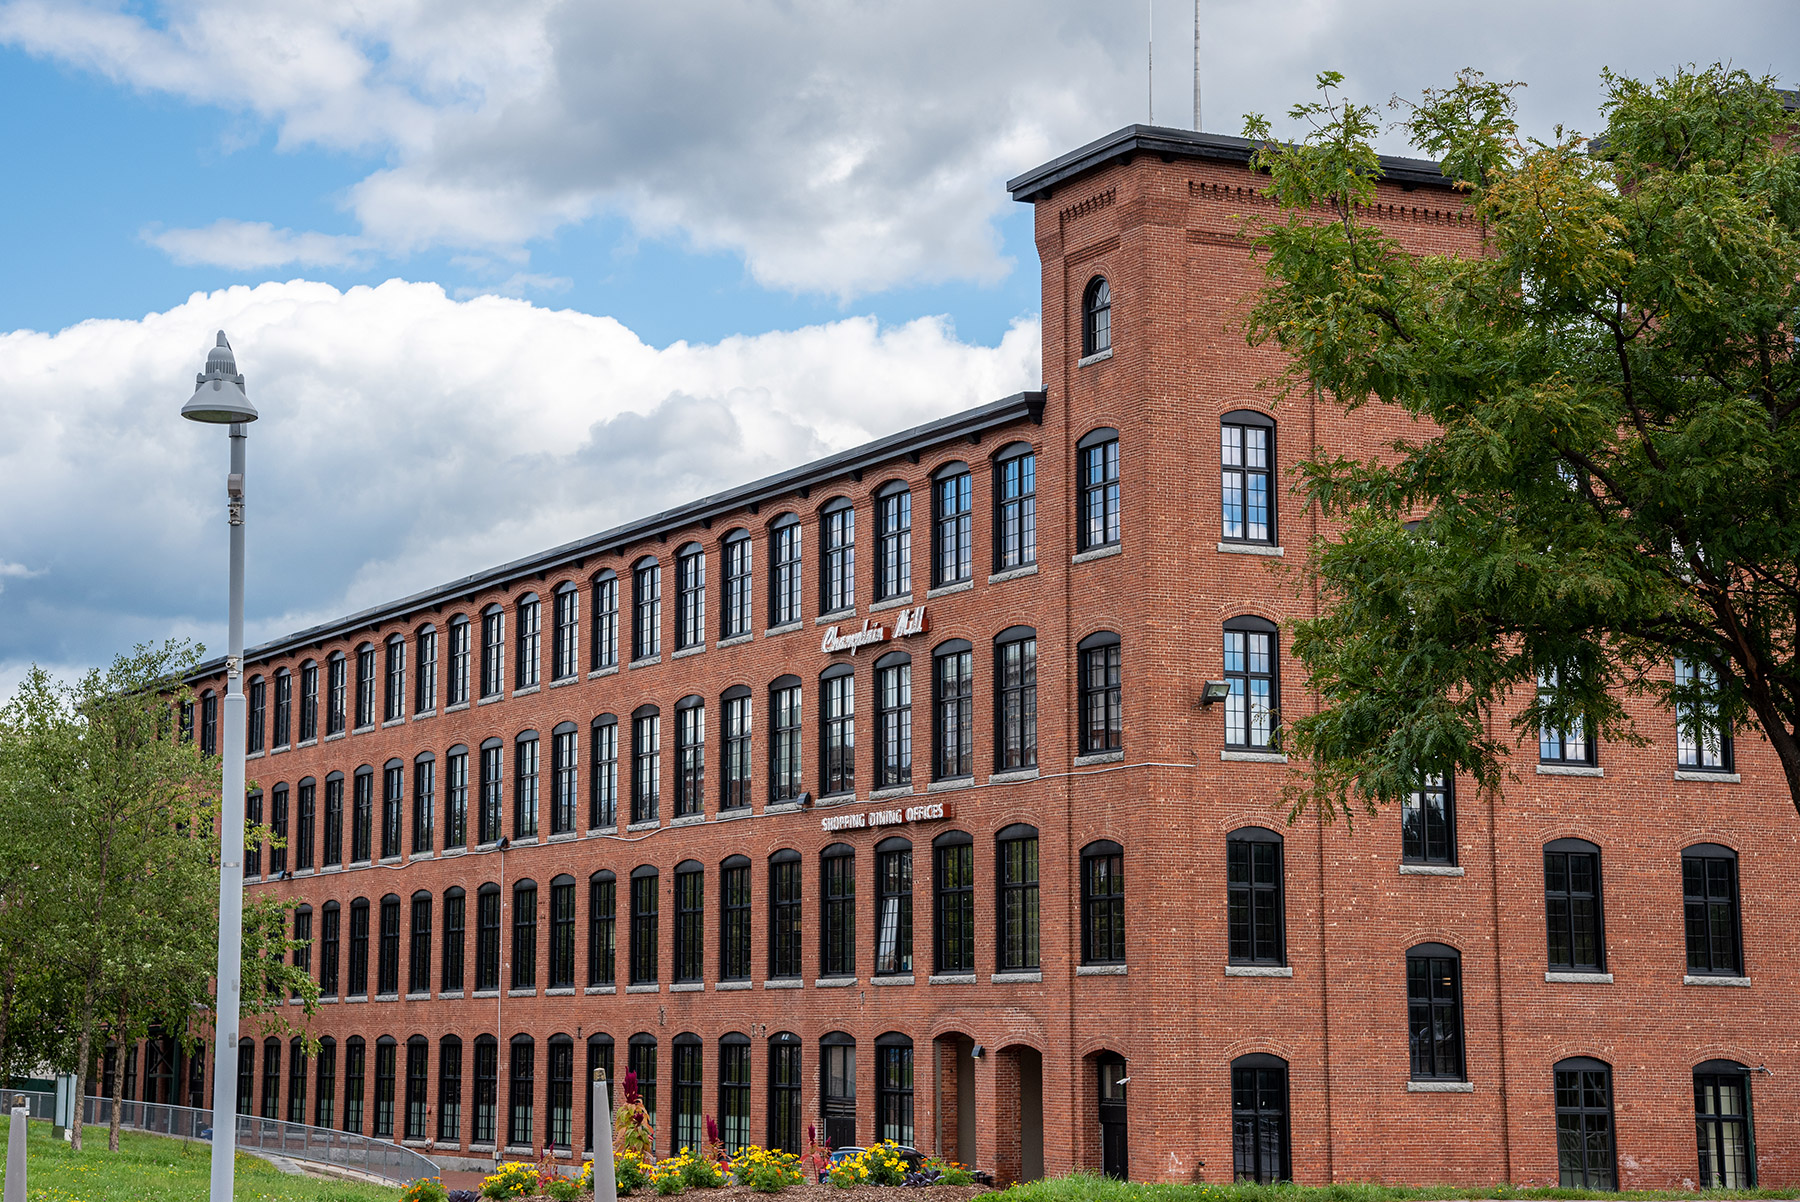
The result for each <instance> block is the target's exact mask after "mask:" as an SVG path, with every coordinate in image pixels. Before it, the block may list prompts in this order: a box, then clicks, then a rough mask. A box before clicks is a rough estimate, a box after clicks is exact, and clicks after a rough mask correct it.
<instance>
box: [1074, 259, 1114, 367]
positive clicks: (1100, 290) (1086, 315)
mask: <svg viewBox="0 0 1800 1202" xmlns="http://www.w3.org/2000/svg"><path fill="white" fill-rule="evenodd" d="M1111 349H1112V286H1111V285H1109V284H1108V283H1107V282H1106V277H1105V276H1099V275H1097V276H1095V277H1094V278H1093V279H1091V280H1089V281H1088V286H1087V288H1086V289H1085V290H1083V292H1082V294H1081V354H1082V356H1083V357H1084V358H1085V357H1086V356H1088V355H1098V354H1099V353H1100V352H1102V351H1110V350H1111Z"/></svg>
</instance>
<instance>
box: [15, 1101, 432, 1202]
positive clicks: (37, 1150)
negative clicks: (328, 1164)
mask: <svg viewBox="0 0 1800 1202" xmlns="http://www.w3.org/2000/svg"><path fill="white" fill-rule="evenodd" d="M10 1123H11V1120H10V1119H8V1118H0V1147H4V1146H5V1144H4V1140H5V1137H6V1134H7V1127H8V1126H9V1125H10ZM81 1142H82V1143H83V1144H85V1145H86V1147H84V1148H83V1149H82V1151H81V1154H80V1155H76V1154H75V1153H74V1152H72V1151H70V1150H69V1145H68V1144H65V1143H63V1142H62V1141H61V1140H52V1139H51V1138H50V1124H49V1123H32V1124H31V1125H30V1128H29V1130H28V1132H27V1136H26V1144H25V1158H26V1161H27V1165H26V1187H27V1188H26V1198H27V1202H204V1199H205V1198H206V1191H207V1187H208V1184H209V1183H210V1180H211V1176H212V1145H211V1144H207V1143H199V1142H195V1143H188V1142H185V1141H183V1140H179V1139H167V1138H164V1137H161V1136H155V1135H136V1134H133V1133H132V1132H130V1131H122V1132H120V1133H119V1150H118V1151H117V1152H108V1151H107V1150H106V1128H105V1127H83V1128H82V1130H81ZM4 1163H5V1162H4V1161H3V1160H0V1168H4ZM399 1196H400V1191H399V1190H395V1189H385V1188H383V1187H381V1186H375V1185H362V1184H358V1183H352V1182H348V1181H326V1180H319V1179H317V1178H313V1177H290V1176H288V1175H286V1174H284V1173H281V1172H280V1171H278V1170H277V1169H276V1168H275V1166H274V1165H271V1164H270V1163H268V1162H267V1161H265V1160H258V1159H257V1158H256V1157H254V1156H245V1155H244V1154H243V1153H241V1152H240V1153H238V1158H237V1198H238V1199H239V1202H394V1200H395V1199H396V1198H398V1197H399Z"/></svg>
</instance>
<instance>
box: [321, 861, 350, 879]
mask: <svg viewBox="0 0 1800 1202" xmlns="http://www.w3.org/2000/svg"><path fill="white" fill-rule="evenodd" d="M342 871H344V866H343V865H342V864H326V865H323V866H322V867H321V868H320V869H319V875H320V876H324V875H325V874H326V873H330V872H342Z"/></svg>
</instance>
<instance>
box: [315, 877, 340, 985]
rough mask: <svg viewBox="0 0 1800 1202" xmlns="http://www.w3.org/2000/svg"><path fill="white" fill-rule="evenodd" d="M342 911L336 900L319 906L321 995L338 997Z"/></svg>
mask: <svg viewBox="0 0 1800 1202" xmlns="http://www.w3.org/2000/svg"><path fill="white" fill-rule="evenodd" d="M341 916H342V911H341V910H340V909H339V907H338V904H337V903H336V902H334V901H328V902H326V903H325V904H324V905H323V906H321V907H319V995H320V996H321V997H333V998H334V997H336V996H337V992H338V956H339V954H340V952H341V950H342V949H341V947H340V945H339V938H340V935H339V923H340V921H341Z"/></svg>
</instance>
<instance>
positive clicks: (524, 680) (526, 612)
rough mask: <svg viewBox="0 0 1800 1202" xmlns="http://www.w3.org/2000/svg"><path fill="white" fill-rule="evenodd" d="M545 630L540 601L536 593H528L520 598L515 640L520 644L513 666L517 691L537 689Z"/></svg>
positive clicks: (514, 684)
mask: <svg viewBox="0 0 1800 1202" xmlns="http://www.w3.org/2000/svg"><path fill="white" fill-rule="evenodd" d="M543 629H544V609H543V605H542V604H541V603H540V602H539V601H538V598H537V594H536V593H526V594H525V595H524V596H523V597H521V598H519V621H518V630H517V631H516V632H515V633H514V638H515V640H516V641H517V642H518V647H517V655H516V658H517V660H518V662H517V663H516V664H514V665H513V687H514V688H515V689H529V688H535V687H536V686H537V683H538V665H539V664H540V663H542V662H543V650H544V647H543V640H544V635H543Z"/></svg>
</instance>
